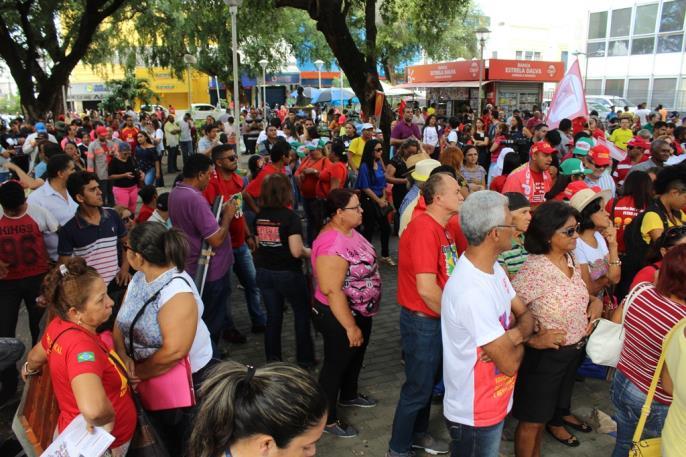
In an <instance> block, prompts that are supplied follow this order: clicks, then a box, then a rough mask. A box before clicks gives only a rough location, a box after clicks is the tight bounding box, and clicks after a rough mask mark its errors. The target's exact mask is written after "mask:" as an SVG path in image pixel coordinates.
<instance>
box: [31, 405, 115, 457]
mask: <svg viewBox="0 0 686 457" xmlns="http://www.w3.org/2000/svg"><path fill="white" fill-rule="evenodd" d="M86 425H87V424H86V419H84V418H83V415H82V414H79V415H78V416H76V417H75V418H74V420H72V421H71V423H70V424H69V425H67V428H65V429H64V430H63V431H62V433H60V434H59V436H58V437H57V438H55V440H54V441H53V442H52V444H50V447H48V448H47V449H46V450H45V452H43V454H42V455H41V457H100V456H101V455H103V454H104V453H105V451H107V449H108V448H109V447H110V444H112V443H113V442H114V437H113V436H112V435H110V434H109V433H107V432H106V431H105V430H104V429H103V428H102V427H95V429H94V430H93V433H90V432H89V431H88V429H87V428H86Z"/></svg>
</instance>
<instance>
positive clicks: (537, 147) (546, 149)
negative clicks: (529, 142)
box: [529, 141, 556, 156]
mask: <svg viewBox="0 0 686 457" xmlns="http://www.w3.org/2000/svg"><path fill="white" fill-rule="evenodd" d="M555 151H556V150H555V148H554V147H552V146H551V145H550V144H549V143H548V142H547V141H538V142H536V143H534V144H533V146H531V149H530V150H529V154H530V155H532V156H533V155H534V154H536V153H537V152H542V153H543V154H553V153H554V152H555Z"/></svg>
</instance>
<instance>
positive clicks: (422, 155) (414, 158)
mask: <svg viewBox="0 0 686 457" xmlns="http://www.w3.org/2000/svg"><path fill="white" fill-rule="evenodd" d="M430 158H431V157H430V156H429V154H427V153H426V152H424V151H422V152H419V153H417V154H412V155H411V156H410V157H408V158H407V159H405V165H407V170H408V173H409V172H411V171H413V170H414V166H415V165H417V162H421V161H422V160H426V159H430Z"/></svg>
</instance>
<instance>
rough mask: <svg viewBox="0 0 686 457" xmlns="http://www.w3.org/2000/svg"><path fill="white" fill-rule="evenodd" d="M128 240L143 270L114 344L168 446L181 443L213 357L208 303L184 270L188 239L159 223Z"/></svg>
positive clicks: (129, 292) (145, 225)
mask: <svg viewBox="0 0 686 457" xmlns="http://www.w3.org/2000/svg"><path fill="white" fill-rule="evenodd" d="M128 241H129V245H127V246H125V249H126V255H127V257H128V260H129V264H130V265H131V266H132V267H133V268H134V269H135V270H136V271H137V272H136V274H135V275H133V278H132V279H131V283H130V284H129V288H128V290H127V291H126V296H125V297H124V302H123V304H122V307H121V309H120V311H119V315H118V316H117V321H116V325H115V328H114V342H115V348H116V350H117V353H118V354H119V356H120V357H121V358H122V360H124V363H125V364H126V367H127V369H128V370H129V373H131V375H132V376H133V377H134V379H136V380H140V384H139V385H138V387H137V391H138V393H139V395H140V397H141V402H142V403H143V406H144V407H145V408H146V410H148V411H149V412H150V416H151V418H152V419H153V421H154V422H155V423H156V425H158V430H159V431H160V434H161V435H162V440H163V441H164V443H165V445H166V447H167V449H172V450H178V449H182V448H183V445H184V442H185V440H186V439H187V437H188V430H189V425H190V419H191V417H192V414H193V412H194V408H193V406H194V405H195V395H194V391H195V386H197V385H199V384H200V382H201V381H202V379H203V375H204V372H205V369H206V368H207V367H208V366H209V365H210V361H211V359H212V343H211V341H210V334H209V331H208V330H207V327H206V326H205V323H204V322H203V321H202V319H201V316H202V313H203V304H202V300H201V298H200V295H199V294H198V291H197V289H196V287H195V284H194V283H193V280H192V279H191V277H190V276H189V275H188V274H187V273H186V272H184V271H183V268H184V265H185V261H186V252H187V241H186V239H185V236H184V235H183V233H181V232H180V231H178V230H175V229H171V230H167V229H166V227H165V226H163V225H162V224H159V223H156V222H144V223H142V224H139V225H137V226H136V227H134V228H133V230H131V233H130V234H129V240H128Z"/></svg>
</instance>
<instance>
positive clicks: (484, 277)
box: [441, 255, 516, 427]
mask: <svg viewBox="0 0 686 457" xmlns="http://www.w3.org/2000/svg"><path fill="white" fill-rule="evenodd" d="M493 270H494V272H493V274H488V273H485V272H483V271H481V270H479V269H478V268H476V267H475V266H474V265H473V264H472V262H470V261H469V259H468V258H467V256H466V255H463V256H462V257H460V259H459V260H458V261H457V265H456V266H455V270H454V271H453V274H452V275H451V276H450V279H448V282H447V283H446V285H445V288H444V289H443V297H442V299H441V332H442V334H443V381H444V382H445V397H444V399H443V414H444V415H445V417H446V419H448V420H449V421H451V422H456V423H458V424H464V425H469V426H472V427H488V426H491V425H495V424H498V423H500V422H501V421H502V420H503V419H504V418H505V416H506V415H507V413H508V412H509V411H510V408H511V407H512V393H513V391H514V385H515V380H516V376H514V377H509V376H506V375H504V374H502V373H500V372H499V371H498V369H497V368H496V366H495V363H493V362H488V363H487V362H482V361H481V360H479V358H480V356H481V354H482V349H481V347H482V346H484V345H486V344H488V343H490V342H492V341H494V340H496V339H498V338H500V337H501V336H502V335H503V334H504V333H505V330H506V329H507V328H508V327H509V326H510V322H509V321H510V309H511V302H512V299H513V298H514V297H515V295H516V294H515V291H514V288H513V287H512V284H510V280H509V279H508V278H507V273H505V270H503V268H502V267H501V266H500V265H499V264H498V263H497V262H496V263H495V264H494V265H493Z"/></svg>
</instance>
